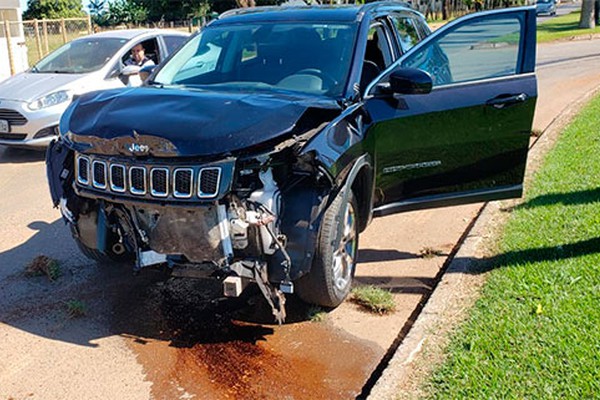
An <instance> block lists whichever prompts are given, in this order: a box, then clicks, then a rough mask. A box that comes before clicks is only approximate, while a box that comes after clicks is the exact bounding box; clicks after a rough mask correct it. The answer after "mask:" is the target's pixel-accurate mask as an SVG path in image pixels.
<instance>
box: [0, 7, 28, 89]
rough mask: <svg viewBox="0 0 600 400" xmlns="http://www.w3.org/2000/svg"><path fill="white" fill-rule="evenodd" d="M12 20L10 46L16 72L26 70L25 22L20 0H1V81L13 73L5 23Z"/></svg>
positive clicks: (10, 24)
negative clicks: (22, 22)
mask: <svg viewBox="0 0 600 400" xmlns="http://www.w3.org/2000/svg"><path fill="white" fill-rule="evenodd" d="M4 21H10V23H9V29H10V37H11V39H10V48H11V49H12V55H13V69H14V73H18V72H21V71H24V70H26V69H27V68H28V67H29V66H28V63H27V45H26V43H25V35H24V34H23V24H21V23H17V22H21V7H20V5H19V0H0V81H3V80H4V79H6V78H8V77H9V76H10V75H11V70H10V59H9V53H8V43H7V38H6V31H5V29H6V28H5V23H4Z"/></svg>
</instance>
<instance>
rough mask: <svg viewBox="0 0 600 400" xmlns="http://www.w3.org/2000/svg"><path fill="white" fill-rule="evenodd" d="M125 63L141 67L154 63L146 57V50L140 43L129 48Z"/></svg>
mask: <svg viewBox="0 0 600 400" xmlns="http://www.w3.org/2000/svg"><path fill="white" fill-rule="evenodd" d="M125 65H126V66H127V65H136V66H138V67H140V68H142V67H146V66H148V65H154V61H152V60H151V59H150V58H148V57H146V50H145V49H144V46H143V45H142V44H141V43H140V44H136V45H135V46H133V48H132V49H131V56H130V57H129V58H128V59H127V60H126V61H125Z"/></svg>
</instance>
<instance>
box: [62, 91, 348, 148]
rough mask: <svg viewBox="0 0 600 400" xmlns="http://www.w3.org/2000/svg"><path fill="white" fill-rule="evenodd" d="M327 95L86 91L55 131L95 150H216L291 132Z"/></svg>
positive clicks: (324, 104)
mask: <svg viewBox="0 0 600 400" xmlns="http://www.w3.org/2000/svg"><path fill="white" fill-rule="evenodd" d="M315 107H316V108H323V109H340V107H339V105H338V104H337V103H336V101H335V100H333V99H322V98H315V97H302V96H291V95H285V94H280V93H277V94H273V93H269V94H263V93H252V94H248V93H229V92H208V91H189V90H179V89H164V88H152V87H142V88H132V89H120V90H108V91H103V92H95V93H90V94H86V95H84V96H82V97H80V98H78V99H76V100H75V101H73V103H72V104H71V106H70V107H69V108H68V109H67V111H66V112H65V113H64V114H63V117H62V120H61V133H62V134H63V135H64V137H65V141H66V142H67V144H70V145H71V147H74V148H76V149H77V150H79V151H84V152H90V153H97V154H114V155H118V154H124V155H132V154H133V155H153V156H157V157H169V156H198V157H203V156H214V155H221V154H226V153H232V152H235V151H238V150H242V149H245V148H248V147H252V146H254V145H257V144H260V143H264V142H266V141H270V140H273V139H276V138H277V137H279V136H283V135H285V134H286V133H289V132H291V130H292V129H293V128H294V126H295V124H296V123H297V122H298V120H299V119H300V118H301V117H302V115H303V114H304V113H305V111H306V110H307V109H308V108H315Z"/></svg>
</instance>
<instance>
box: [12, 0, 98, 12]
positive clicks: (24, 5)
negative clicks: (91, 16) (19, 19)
mask: <svg viewBox="0 0 600 400" xmlns="http://www.w3.org/2000/svg"><path fill="white" fill-rule="evenodd" d="M19 1H20V2H21V11H25V10H26V9H27V0H19ZM81 4H82V5H83V10H84V11H87V10H88V9H87V5H88V4H89V1H88V0H81Z"/></svg>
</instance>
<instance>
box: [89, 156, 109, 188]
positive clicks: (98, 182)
mask: <svg viewBox="0 0 600 400" xmlns="http://www.w3.org/2000/svg"><path fill="white" fill-rule="evenodd" d="M92 184H93V185H94V187H97V188H98V189H106V163H105V162H103V161H94V162H93V163H92Z"/></svg>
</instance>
